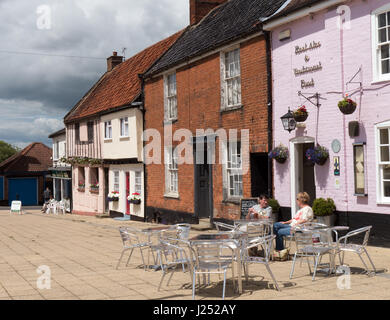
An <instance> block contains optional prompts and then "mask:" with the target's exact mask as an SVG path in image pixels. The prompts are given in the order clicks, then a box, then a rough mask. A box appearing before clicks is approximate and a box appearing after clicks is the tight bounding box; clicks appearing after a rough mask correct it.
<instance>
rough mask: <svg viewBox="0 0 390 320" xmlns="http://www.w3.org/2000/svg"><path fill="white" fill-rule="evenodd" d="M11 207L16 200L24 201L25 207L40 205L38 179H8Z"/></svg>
mask: <svg viewBox="0 0 390 320" xmlns="http://www.w3.org/2000/svg"><path fill="white" fill-rule="evenodd" d="M8 187H9V189H8V200H9V205H11V202H12V201H14V200H20V201H22V205H23V206H36V205H38V199H37V197H38V194H37V187H38V183H37V178H24V179H8Z"/></svg>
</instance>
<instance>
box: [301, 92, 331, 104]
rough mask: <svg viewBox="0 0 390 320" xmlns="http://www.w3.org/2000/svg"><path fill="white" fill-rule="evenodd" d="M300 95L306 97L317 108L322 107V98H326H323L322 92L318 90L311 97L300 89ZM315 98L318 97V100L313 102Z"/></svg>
mask: <svg viewBox="0 0 390 320" xmlns="http://www.w3.org/2000/svg"><path fill="white" fill-rule="evenodd" d="M298 96H299V97H303V98H305V99H306V100H307V101H309V102H310V103H311V104H312V105H313V106H316V107H317V108H319V107H321V104H320V100H321V99H322V100H326V99H325V98H322V97H321V94H319V93H318V92H317V93H315V94H314V95H313V96H311V97H306V96H305V95H304V94H303V93H302V92H301V91H298ZM313 99H316V102H313V101H312V100H313Z"/></svg>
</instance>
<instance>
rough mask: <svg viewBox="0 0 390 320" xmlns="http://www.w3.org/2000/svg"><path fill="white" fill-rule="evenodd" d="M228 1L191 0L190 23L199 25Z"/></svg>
mask: <svg viewBox="0 0 390 320" xmlns="http://www.w3.org/2000/svg"><path fill="white" fill-rule="evenodd" d="M227 1H228V0H190V23H191V25H195V24H198V23H199V22H200V20H202V19H203V18H204V17H205V16H206V15H207V14H208V13H209V12H210V11H211V10H213V9H214V8H215V7H218V6H219V5H221V4H222V3H225V2H227Z"/></svg>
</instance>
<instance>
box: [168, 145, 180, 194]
mask: <svg viewBox="0 0 390 320" xmlns="http://www.w3.org/2000/svg"><path fill="white" fill-rule="evenodd" d="M165 196H166V197H171V198H178V197H179V166H178V156H177V149H176V148H174V147H166V148H165Z"/></svg>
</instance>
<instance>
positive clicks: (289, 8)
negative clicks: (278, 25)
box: [266, 0, 325, 22]
mask: <svg viewBox="0 0 390 320" xmlns="http://www.w3.org/2000/svg"><path fill="white" fill-rule="evenodd" d="M324 1H325V0H289V1H286V3H285V4H284V5H283V6H282V7H281V8H280V10H278V11H277V12H275V14H274V15H272V16H271V17H269V18H268V19H267V20H266V21H267V22H268V21H271V20H273V19H276V18H279V17H283V16H286V15H288V14H290V13H292V12H294V11H297V10H299V9H302V8H304V7H309V6H311V5H314V4H316V3H318V2H324Z"/></svg>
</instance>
